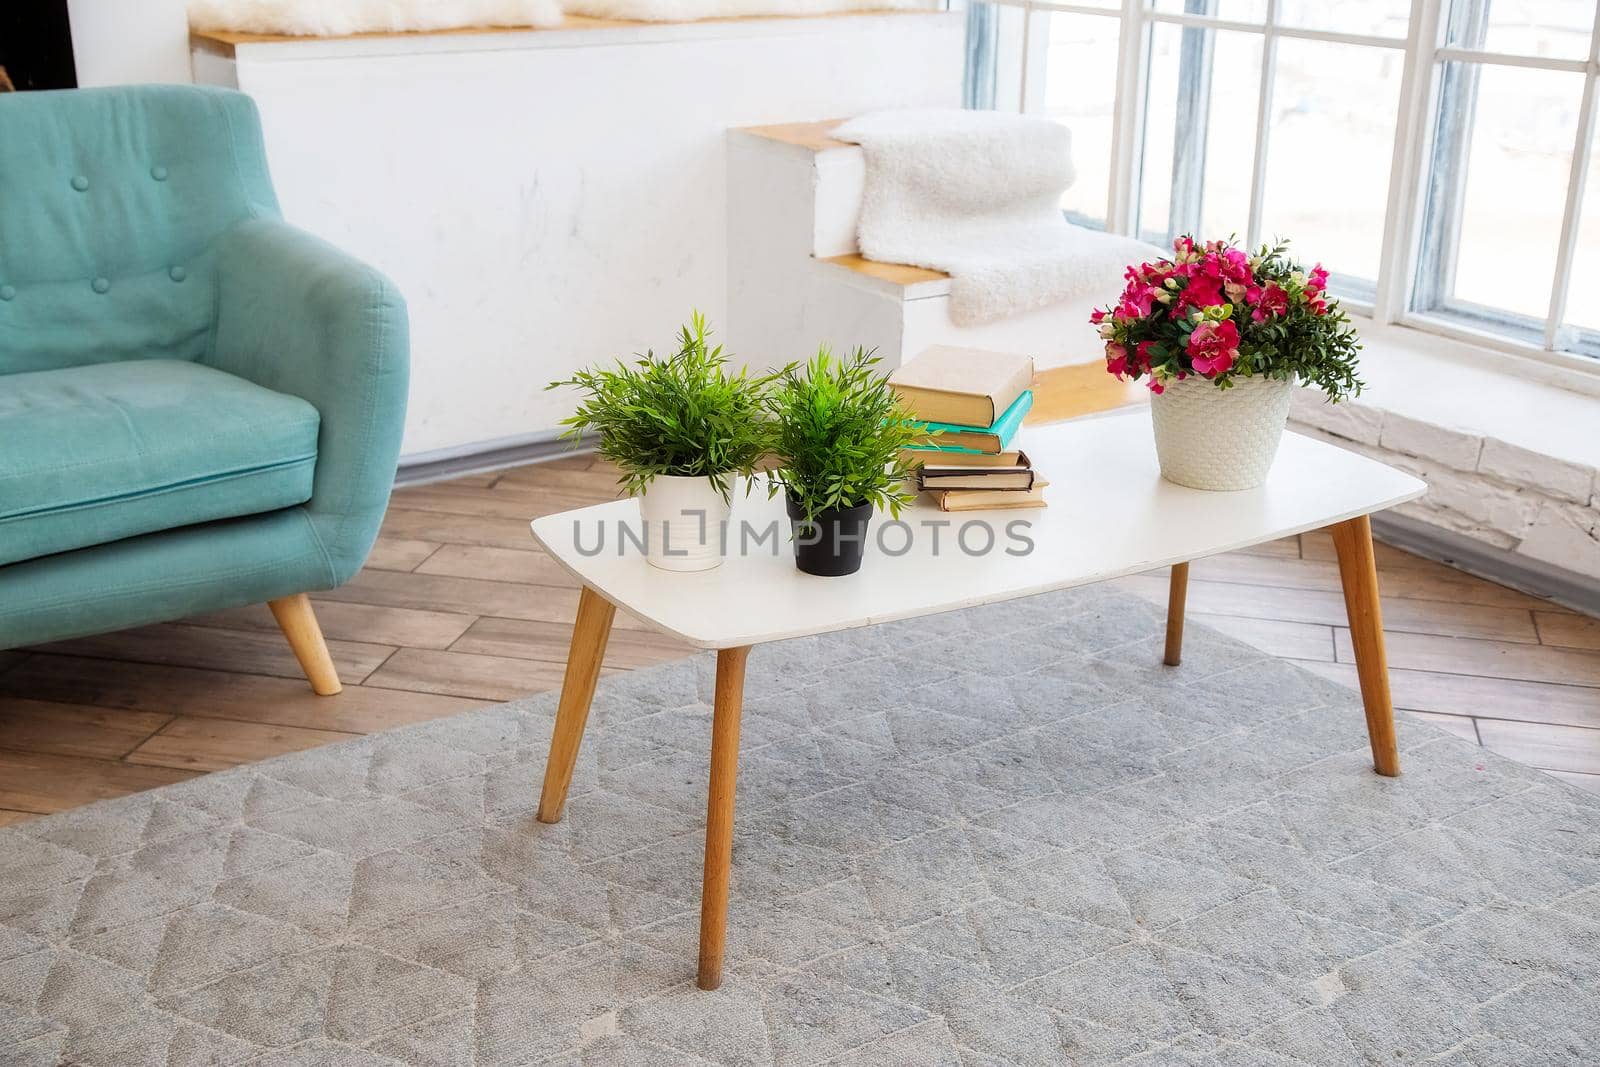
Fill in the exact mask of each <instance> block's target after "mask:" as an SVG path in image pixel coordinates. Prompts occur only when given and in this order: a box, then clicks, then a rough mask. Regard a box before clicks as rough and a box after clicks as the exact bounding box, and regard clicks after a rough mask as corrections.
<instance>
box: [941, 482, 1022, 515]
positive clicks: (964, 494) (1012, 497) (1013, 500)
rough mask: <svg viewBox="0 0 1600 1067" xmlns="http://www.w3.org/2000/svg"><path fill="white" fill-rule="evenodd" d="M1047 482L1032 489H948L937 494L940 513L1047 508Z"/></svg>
mask: <svg viewBox="0 0 1600 1067" xmlns="http://www.w3.org/2000/svg"><path fill="white" fill-rule="evenodd" d="M1049 484H1050V483H1049V482H1046V481H1037V482H1034V483H1033V488H1032V489H947V490H945V491H944V492H942V493H935V494H934V499H936V500H937V501H938V502H939V510H940V511H1008V510H1011V509H1013V508H1042V507H1044V506H1045V501H1044V490H1045V486H1047V485H1049Z"/></svg>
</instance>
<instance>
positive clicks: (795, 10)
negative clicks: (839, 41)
mask: <svg viewBox="0 0 1600 1067" xmlns="http://www.w3.org/2000/svg"><path fill="white" fill-rule="evenodd" d="M563 6H564V7H565V8H566V11H567V14H569V15H589V16H591V17H593V18H603V19H637V20H639V21H641V22H693V21H695V20H696V19H719V18H736V17H740V16H749V15H833V14H837V13H838V12H841V11H881V10H907V9H919V8H921V9H926V8H929V7H931V6H932V4H931V3H930V2H929V0H566V2H565V4H564V5H563Z"/></svg>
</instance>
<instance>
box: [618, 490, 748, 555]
mask: <svg viewBox="0 0 1600 1067" xmlns="http://www.w3.org/2000/svg"><path fill="white" fill-rule="evenodd" d="M731 510H732V509H731V508H730V507H729V505H728V502H727V501H725V500H723V499H722V494H720V493H718V492H717V490H716V489H715V488H714V487H713V486H712V484H711V479H709V478H679V477H674V476H672V475H666V474H664V475H661V476H659V477H657V478H655V479H654V480H652V481H651V482H650V485H649V486H648V487H647V488H646V489H645V491H644V495H643V496H641V497H640V498H639V515H640V516H641V517H642V518H643V519H644V526H645V539H646V540H645V560H646V562H648V563H649V564H650V565H651V566H652V567H659V568H660V569H661V570H664V571H708V570H710V569H711V568H713V567H720V566H722V546H723V529H724V527H726V525H727V522H728V517H729V514H730V513H731Z"/></svg>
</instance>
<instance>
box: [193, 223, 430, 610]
mask: <svg viewBox="0 0 1600 1067" xmlns="http://www.w3.org/2000/svg"><path fill="white" fill-rule="evenodd" d="M216 254H217V276H218V277H217V314H216V322H215V325H214V332H213V338H212V345H211V352H210V355H209V357H208V358H207V362H208V363H209V364H210V365H212V366H214V367H217V368H218V369H220V370H225V371H227V372H229V373H230V374H236V375H238V376H239V377H241V378H246V379H248V380H250V381H252V382H255V383H256V384H258V385H261V386H264V387H266V388H268V389H273V390H276V391H277V392H281V393H288V394H291V395H294V396H298V397H301V398H303V399H305V400H307V401H309V402H310V403H311V404H312V405H313V406H315V407H316V409H317V411H318V412H319V413H320V414H321V417H322V426H321V431H320V433H319V436H318V441H317V467H316V477H315V481H314V484H313V488H312V495H311V500H310V501H309V502H308V503H307V504H306V505H305V509H306V512H307V514H308V516H309V517H310V519H311V523H312V526H313V528H314V529H315V531H316V534H317V536H318V538H319V539H320V540H321V542H322V546H323V549H324V551H325V552H326V553H327V557H328V564H329V570H330V574H329V584H330V586H331V585H338V584H340V583H342V582H344V581H346V580H348V579H349V578H350V576H351V575H353V574H354V573H355V572H356V570H357V569H358V568H359V567H360V566H361V564H362V563H363V562H364V561H365V560H366V556H367V553H368V552H369V551H370V550H371V548H372V542H373V540H374V539H375V538H376V537H377V535H378V526H379V524H380V523H381V522H382V520H383V513H384V510H385V508H386V507H387V506H388V502H389V491H390V489H391V488H392V487H393V485H394V472H395V463H396V460H397V459H398V457H399V453H400V435H401V431H402V430H403V429H404V424H405V408H406V388H407V381H408V376H409V359H410V347H409V340H408V327H407V321H406V307H405V301H404V299H402V298H401V296H400V294H399V292H398V291H397V290H396V289H395V287H394V284H393V283H392V282H390V281H389V280H388V279H387V278H385V277H384V276H383V275H382V274H380V273H378V272H377V271H376V270H373V269H372V268H371V267H368V266H366V265H365V264H363V263H361V262H360V261H359V260H356V259H354V258H353V257H351V256H349V255H347V254H345V253H344V252H341V251H340V250H339V249H337V248H335V247H333V246H332V245H330V244H328V243H326V242H324V241H322V240H319V239H318V238H315V237H312V236H311V235H310V234H307V233H304V232H303V231H300V230H297V229H295V228H293V227H292V226H289V225H287V224H285V223H283V222H281V221H279V220H276V219H254V220H251V221H248V222H244V223H240V224H239V225H237V226H234V227H233V228H231V229H229V230H228V231H227V232H226V233H224V234H223V235H222V237H220V238H219V239H218V242H217V245H216Z"/></svg>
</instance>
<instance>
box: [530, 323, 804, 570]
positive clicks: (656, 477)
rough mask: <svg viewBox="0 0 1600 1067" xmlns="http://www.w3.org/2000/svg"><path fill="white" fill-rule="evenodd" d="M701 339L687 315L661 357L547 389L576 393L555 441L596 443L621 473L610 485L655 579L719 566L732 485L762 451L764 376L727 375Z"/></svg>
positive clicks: (705, 334) (719, 355) (721, 359)
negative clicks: (636, 519)
mask: <svg viewBox="0 0 1600 1067" xmlns="http://www.w3.org/2000/svg"><path fill="white" fill-rule="evenodd" d="M710 333H711V331H710V330H709V329H708V328H707V326H706V319H705V316H704V315H702V314H700V313H699V312H698V311H697V312H695V313H694V314H693V316H692V317H691V318H690V320H689V324H688V325H687V326H685V327H683V329H682V331H681V332H680V333H679V335H678V348H677V351H676V352H674V353H673V354H671V355H670V356H665V357H657V356H656V354H655V352H654V351H653V350H651V351H647V352H646V353H645V354H644V355H643V356H639V357H637V359H636V360H635V362H634V363H632V364H631V365H630V364H627V363H624V362H622V361H621V360H618V361H617V364H616V366H615V367H614V368H604V367H602V368H596V369H590V370H584V371H579V372H578V373H577V374H574V375H573V376H572V377H571V378H568V379H565V380H563V381H559V382H552V383H551V384H550V385H549V386H548V388H551V389H554V388H556V387H558V386H563V385H565V386H574V387H576V388H578V389H580V390H582V391H583V394H584V396H583V399H582V401H581V402H580V403H579V404H578V408H577V410H576V411H575V412H574V413H573V414H572V416H571V417H569V418H566V419H563V420H562V425H564V426H566V427H568V430H567V433H566V434H565V436H567V437H571V438H574V439H578V438H580V437H581V436H582V435H583V434H584V433H586V432H593V433H597V434H598V435H599V438H600V443H599V449H598V451H599V453H600V455H602V456H604V457H605V458H606V459H609V460H610V461H611V462H613V463H615V464H616V465H617V468H618V469H619V470H620V471H621V472H622V476H621V477H620V478H619V479H618V484H619V485H621V486H623V487H625V488H626V489H627V491H628V494H629V495H630V496H636V497H638V498H639V512H640V516H641V518H642V519H643V521H644V526H645V529H644V542H645V558H646V560H648V562H650V563H651V564H652V565H654V566H656V567H659V568H661V569H663V570H672V571H700V570H710V569H711V568H712V567H716V566H718V565H720V564H721V563H722V557H723V547H724V546H723V541H724V538H723V530H724V528H725V524H726V523H727V520H728V515H729V512H730V505H731V498H732V494H733V490H734V486H735V483H736V482H737V480H738V479H739V478H740V477H741V476H744V477H748V476H749V475H750V473H751V471H752V470H753V469H754V466H755V463H756V461H757V460H758V459H759V458H760V457H761V456H762V455H763V454H764V453H765V452H766V449H767V430H766V426H765V424H764V420H763V418H762V396H763V393H764V391H765V389H766V387H767V385H768V384H769V383H770V382H771V381H772V379H773V377H774V376H773V375H768V376H766V377H759V378H753V377H750V376H749V374H748V373H747V372H746V371H744V370H742V369H741V370H740V371H739V372H738V373H730V372H729V369H728V359H727V356H725V355H724V354H723V351H722V346H721V345H717V346H715V347H712V345H711V343H710Z"/></svg>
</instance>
